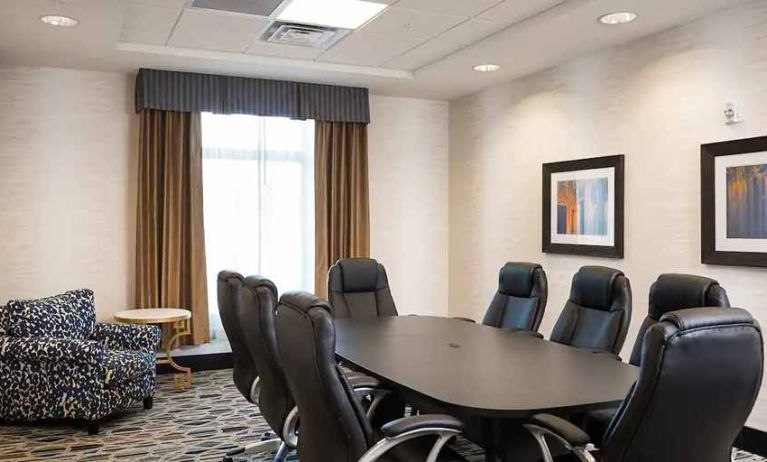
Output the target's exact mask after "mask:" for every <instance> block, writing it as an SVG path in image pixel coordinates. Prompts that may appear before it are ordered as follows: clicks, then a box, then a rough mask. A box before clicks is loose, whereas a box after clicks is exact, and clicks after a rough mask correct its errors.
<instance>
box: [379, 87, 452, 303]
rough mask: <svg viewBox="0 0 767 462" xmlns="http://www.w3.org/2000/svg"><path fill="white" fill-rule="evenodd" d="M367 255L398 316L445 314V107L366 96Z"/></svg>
mask: <svg viewBox="0 0 767 462" xmlns="http://www.w3.org/2000/svg"><path fill="white" fill-rule="evenodd" d="M371 119H372V120H371V124H370V128H369V132H368V133H369V146H370V147H369V151H370V154H369V156H370V165H369V170H370V215H371V216H370V225H371V236H370V238H371V253H372V256H373V257H374V258H376V259H378V260H379V261H380V262H381V263H383V264H384V265H385V266H386V270H387V273H388V276H389V283H390V284H391V287H392V293H393V295H394V301H395V302H396V303H397V308H398V310H399V312H400V313H401V314H406V313H417V314H423V315H427V314H433V315H447V284H448V270H447V268H448V265H447V259H448V232H447V230H448V104H447V103H445V102H439V101H428V100H420V99H409V98H390V97H382V96H373V97H372V99H371Z"/></svg>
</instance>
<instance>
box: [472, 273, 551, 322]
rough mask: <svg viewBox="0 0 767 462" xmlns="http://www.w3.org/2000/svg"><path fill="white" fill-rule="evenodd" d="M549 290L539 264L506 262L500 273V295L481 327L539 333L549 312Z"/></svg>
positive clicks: (493, 302) (493, 300) (494, 299)
mask: <svg viewBox="0 0 767 462" xmlns="http://www.w3.org/2000/svg"><path fill="white" fill-rule="evenodd" d="M548 294H549V287H548V283H547V281H546V272H545V271H543V268H542V267H541V265H539V264H537V263H512V262H509V263H506V264H505V265H503V268H501V270H500V272H499V273H498V292H496V293H495V296H493V299H492V300H491V301H490V306H489V307H488V308H487V312H486V313H485V318H484V319H483V320H482V324H484V325H486V326H492V327H501V328H504V329H515V330H526V331H533V332H537V331H538V327H539V326H540V325H541V319H543V312H544V311H545V310H546V299H547V297H548Z"/></svg>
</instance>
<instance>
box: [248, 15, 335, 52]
mask: <svg viewBox="0 0 767 462" xmlns="http://www.w3.org/2000/svg"><path fill="white" fill-rule="evenodd" d="M348 32H349V31H348V30H346V29H334V28H331V27H322V26H310V25H306V24H292V23H284V22H279V21H278V22H275V23H274V24H272V25H271V27H269V29H267V30H266V33H265V34H264V37H263V39H264V40H265V41H267V42H272V43H280V44H282V45H293V46H301V47H309V48H322V49H327V48H330V47H331V46H333V44H335V43H336V42H338V41H339V40H340V39H341V38H342V37H343V36H344V35H346V34H347V33H348Z"/></svg>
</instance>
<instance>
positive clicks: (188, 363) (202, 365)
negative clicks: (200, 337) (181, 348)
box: [157, 353, 234, 374]
mask: <svg viewBox="0 0 767 462" xmlns="http://www.w3.org/2000/svg"><path fill="white" fill-rule="evenodd" d="M173 360H174V361H175V362H177V363H178V364H179V365H180V366H184V367H191V368H192V373H194V372H198V371H215V370H219V369H231V368H232V367H233V365H234V363H233V360H232V353H213V354H208V355H189V356H174V357H173ZM172 372H175V369H173V368H172V367H170V365H168V364H160V365H158V366H157V373H158V374H169V373H172Z"/></svg>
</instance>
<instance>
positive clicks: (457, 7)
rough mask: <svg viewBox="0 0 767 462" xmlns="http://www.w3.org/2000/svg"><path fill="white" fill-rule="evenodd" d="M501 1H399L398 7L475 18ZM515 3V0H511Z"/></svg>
mask: <svg viewBox="0 0 767 462" xmlns="http://www.w3.org/2000/svg"><path fill="white" fill-rule="evenodd" d="M502 1H503V0H453V1H449V0H400V2H399V3H397V6H398V7H403V8H411V9H414V10H418V11H427V12H430V13H442V14H449V15H453V16H465V17H470V16H476V15H478V14H480V13H482V12H483V11H485V10H487V9H488V8H490V7H492V6H494V5H497V4H498V3H501V2H502ZM512 1H515V0H512Z"/></svg>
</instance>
